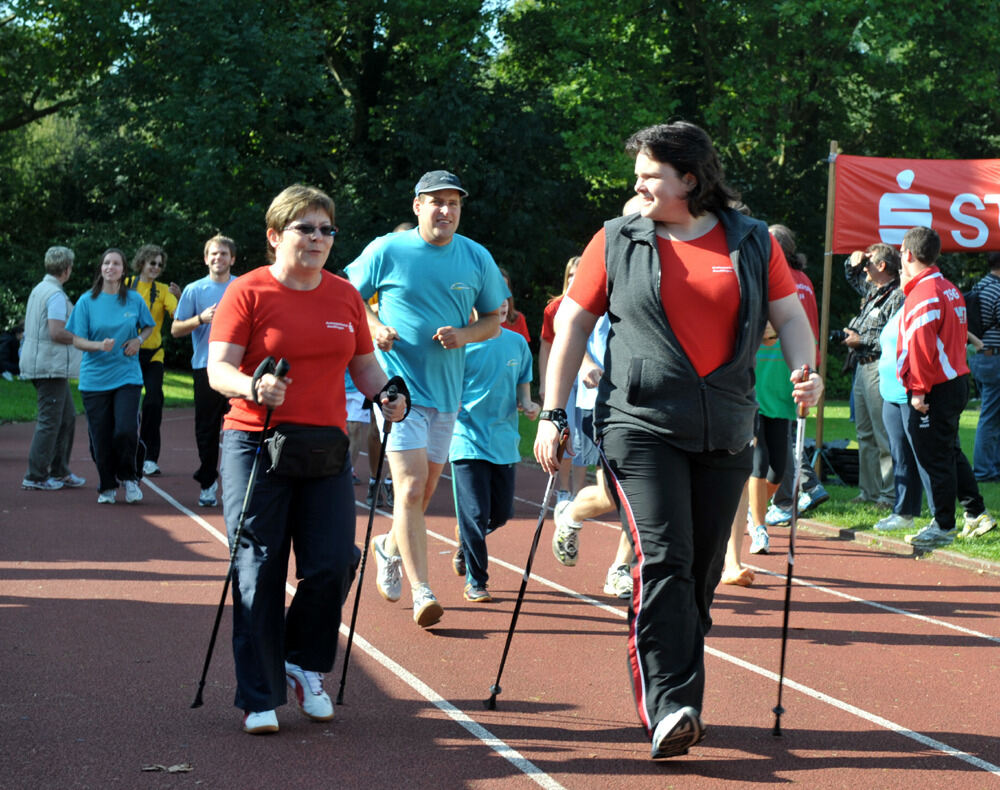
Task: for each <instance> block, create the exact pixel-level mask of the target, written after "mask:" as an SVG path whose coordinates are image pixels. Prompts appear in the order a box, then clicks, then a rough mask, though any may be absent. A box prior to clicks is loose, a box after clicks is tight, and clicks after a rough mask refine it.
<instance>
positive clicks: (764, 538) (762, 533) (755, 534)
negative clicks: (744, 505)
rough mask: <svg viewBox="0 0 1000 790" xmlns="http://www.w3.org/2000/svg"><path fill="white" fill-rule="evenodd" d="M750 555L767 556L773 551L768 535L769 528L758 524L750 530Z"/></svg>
mask: <svg viewBox="0 0 1000 790" xmlns="http://www.w3.org/2000/svg"><path fill="white" fill-rule="evenodd" d="M750 538H751V540H750V553H751V554H767V553H768V552H769V551H770V550H771V538H769V537H768V535H767V527H765V526H764V525H763V524H758V525H757V526H756V527H753V528H752V529H751V530H750Z"/></svg>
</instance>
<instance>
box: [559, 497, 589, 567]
mask: <svg viewBox="0 0 1000 790" xmlns="http://www.w3.org/2000/svg"><path fill="white" fill-rule="evenodd" d="M572 506H573V500H572V499H564V500H563V501H562V502H559V503H557V504H556V508H555V511H554V513H555V522H556V531H555V532H554V533H553V534H552V553H553V554H554V555H555V556H556V559H557V560H559V562H561V563H562V564H563V565H566V566H568V567H572V566H574V565H576V560H577V555H578V554H579V550H580V528H581V527H582V526H583V524H581V523H580V522H579V521H573V519H572V518H571V517H570V515H569V509H570V508H571V507H572Z"/></svg>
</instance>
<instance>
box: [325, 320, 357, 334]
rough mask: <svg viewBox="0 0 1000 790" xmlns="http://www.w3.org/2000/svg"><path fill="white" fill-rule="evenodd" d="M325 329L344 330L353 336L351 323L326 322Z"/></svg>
mask: <svg viewBox="0 0 1000 790" xmlns="http://www.w3.org/2000/svg"><path fill="white" fill-rule="evenodd" d="M326 328H327V329H346V330H347V331H348V332H350V333H351V334H354V323H353V322H351V321H347V322H344V321H327V322H326Z"/></svg>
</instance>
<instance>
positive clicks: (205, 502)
mask: <svg viewBox="0 0 1000 790" xmlns="http://www.w3.org/2000/svg"><path fill="white" fill-rule="evenodd" d="M218 490H219V481H218V480H216V481H215V482H213V483H212V485H210V486H209V487H208V488H203V489H201V493H200V494H199V495H198V507H215V506H216V505H218V504H219V501H218V500H217V499H216V498H215V492H216V491H218Z"/></svg>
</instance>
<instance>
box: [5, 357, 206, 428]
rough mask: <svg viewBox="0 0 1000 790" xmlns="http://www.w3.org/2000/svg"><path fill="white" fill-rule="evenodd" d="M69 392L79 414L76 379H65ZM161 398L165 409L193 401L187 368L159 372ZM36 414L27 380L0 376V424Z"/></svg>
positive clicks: (80, 401) (179, 406)
mask: <svg viewBox="0 0 1000 790" xmlns="http://www.w3.org/2000/svg"><path fill="white" fill-rule="evenodd" d="M69 387H70V390H71V391H72V392H73V402H74V403H75V404H76V413H77V414H83V401H82V400H81V399H80V393H79V392H78V391H77V388H76V381H75V380H71V381H70V383H69ZM163 400H164V406H165V407H166V408H168V409H176V408H181V407H185V406H193V405H194V389H193V385H192V383H191V373H190V371H187V372H182V371H177V370H168V371H166V372H165V373H164V374H163ZM36 414H37V399H36V397H35V388H34V387H33V386H32V385H31V382H30V381H20V380H17V379H15V380H14V381H7V380H6V379H2V378H0V424H2V423H5V422H30V421H31V420H34V419H35V415H36Z"/></svg>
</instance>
